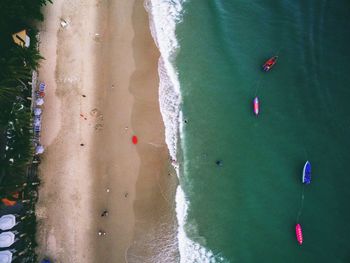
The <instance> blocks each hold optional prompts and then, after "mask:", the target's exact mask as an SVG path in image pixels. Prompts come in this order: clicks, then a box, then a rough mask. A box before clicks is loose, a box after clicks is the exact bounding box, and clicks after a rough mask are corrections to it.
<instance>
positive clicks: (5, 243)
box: [0, 231, 15, 262]
mask: <svg viewBox="0 0 350 263" xmlns="http://www.w3.org/2000/svg"><path fill="white" fill-rule="evenodd" d="M13 243H15V234H14V233H12V232H11V231H7V232H2V233H1V234H0V247H10V246H11V245H12V244H13ZM0 262H1V261H0Z"/></svg>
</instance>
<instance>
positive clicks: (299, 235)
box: [295, 224, 303, 245]
mask: <svg viewBox="0 0 350 263" xmlns="http://www.w3.org/2000/svg"><path fill="white" fill-rule="evenodd" d="M295 235H296V238H297V241H298V243H299V245H302V244H303V231H302V229H301V225H300V224H296V226H295Z"/></svg>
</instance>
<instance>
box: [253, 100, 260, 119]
mask: <svg viewBox="0 0 350 263" xmlns="http://www.w3.org/2000/svg"><path fill="white" fill-rule="evenodd" d="M253 109H254V114H255V116H258V115H259V99H258V97H255V98H254V100H253Z"/></svg>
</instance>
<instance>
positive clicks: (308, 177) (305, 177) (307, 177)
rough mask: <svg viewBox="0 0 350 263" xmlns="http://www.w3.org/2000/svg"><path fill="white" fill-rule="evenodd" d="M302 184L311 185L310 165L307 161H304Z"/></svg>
mask: <svg viewBox="0 0 350 263" xmlns="http://www.w3.org/2000/svg"><path fill="white" fill-rule="evenodd" d="M302 181H303V184H310V183H311V164H310V162H309V161H306V163H305V165H304V169H303V179H302Z"/></svg>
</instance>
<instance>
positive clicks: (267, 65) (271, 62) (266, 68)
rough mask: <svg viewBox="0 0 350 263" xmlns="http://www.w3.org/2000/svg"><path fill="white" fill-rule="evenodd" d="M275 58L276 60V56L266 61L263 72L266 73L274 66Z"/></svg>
mask: <svg viewBox="0 0 350 263" xmlns="http://www.w3.org/2000/svg"><path fill="white" fill-rule="evenodd" d="M277 58H278V56H274V57H272V58H270V59H269V60H268V61H266V62H265V63H264V65H263V70H264V71H265V72H268V71H269V70H270V69H271V68H272V67H273V66H274V65H275V64H276V62H277Z"/></svg>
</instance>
